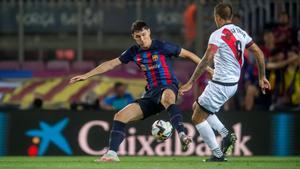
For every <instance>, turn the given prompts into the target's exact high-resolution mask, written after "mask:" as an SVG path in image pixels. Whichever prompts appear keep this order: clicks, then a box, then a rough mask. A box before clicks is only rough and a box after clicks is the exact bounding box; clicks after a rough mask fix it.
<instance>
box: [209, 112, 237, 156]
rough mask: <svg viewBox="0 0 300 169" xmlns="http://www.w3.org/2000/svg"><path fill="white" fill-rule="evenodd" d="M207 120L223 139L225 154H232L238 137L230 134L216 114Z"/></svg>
mask: <svg viewBox="0 0 300 169" xmlns="http://www.w3.org/2000/svg"><path fill="white" fill-rule="evenodd" d="M206 120H207V122H208V124H209V125H210V126H211V127H212V128H213V129H214V130H216V131H217V132H218V133H219V134H220V135H221V137H222V138H223V140H222V144H221V149H222V152H223V154H225V155H226V154H230V153H231V151H232V149H233V147H234V144H235V141H236V135H235V134H234V133H229V131H228V130H227V129H226V128H225V126H224V125H223V123H222V122H221V121H220V120H219V118H218V117H217V116H216V115H215V114H211V115H209V116H208V117H207V119H206Z"/></svg>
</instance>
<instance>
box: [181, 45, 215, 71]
mask: <svg viewBox="0 0 300 169" xmlns="http://www.w3.org/2000/svg"><path fill="white" fill-rule="evenodd" d="M179 57H182V58H185V59H190V60H192V61H193V62H194V63H196V64H199V63H200V61H201V59H200V58H199V57H198V56H197V55H196V54H194V53H193V52H190V51H188V50H186V49H183V48H182V49H181V51H180V53H179ZM206 71H207V72H208V73H210V74H211V75H213V74H214V70H213V69H212V68H211V67H209V66H207V67H206Z"/></svg>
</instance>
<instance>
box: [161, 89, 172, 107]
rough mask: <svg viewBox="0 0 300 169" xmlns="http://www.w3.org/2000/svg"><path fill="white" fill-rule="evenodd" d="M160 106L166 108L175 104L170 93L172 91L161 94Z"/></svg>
mask: <svg viewBox="0 0 300 169" xmlns="http://www.w3.org/2000/svg"><path fill="white" fill-rule="evenodd" d="M161 104H162V105H163V106H164V107H165V108H168V107H169V106H170V105H172V104H175V95H174V94H173V93H172V91H169V90H168V91H166V92H164V93H163V96H162V98H161Z"/></svg>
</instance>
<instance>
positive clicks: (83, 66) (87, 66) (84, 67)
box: [71, 61, 95, 72]
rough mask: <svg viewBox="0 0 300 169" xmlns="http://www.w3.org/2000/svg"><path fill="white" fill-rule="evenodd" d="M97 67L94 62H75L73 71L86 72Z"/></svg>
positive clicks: (72, 65) (72, 66)
mask: <svg viewBox="0 0 300 169" xmlns="http://www.w3.org/2000/svg"><path fill="white" fill-rule="evenodd" d="M94 67H95V63H94V62H92V61H75V62H73V63H72V64H71V68H72V71H75V72H85V71H88V70H91V69H93V68H94Z"/></svg>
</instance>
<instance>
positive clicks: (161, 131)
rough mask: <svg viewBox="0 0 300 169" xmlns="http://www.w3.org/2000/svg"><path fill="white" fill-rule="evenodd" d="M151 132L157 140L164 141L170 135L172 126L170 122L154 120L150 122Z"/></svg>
mask: <svg viewBox="0 0 300 169" xmlns="http://www.w3.org/2000/svg"><path fill="white" fill-rule="evenodd" d="M151 133H152V136H153V137H154V138H155V139H156V140H157V141H165V140H167V139H168V138H170V137H171V136H172V133H173V127H172V125H171V123H170V122H165V121H163V120H156V121H155V122H154V123H153V124H152V130H151Z"/></svg>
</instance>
